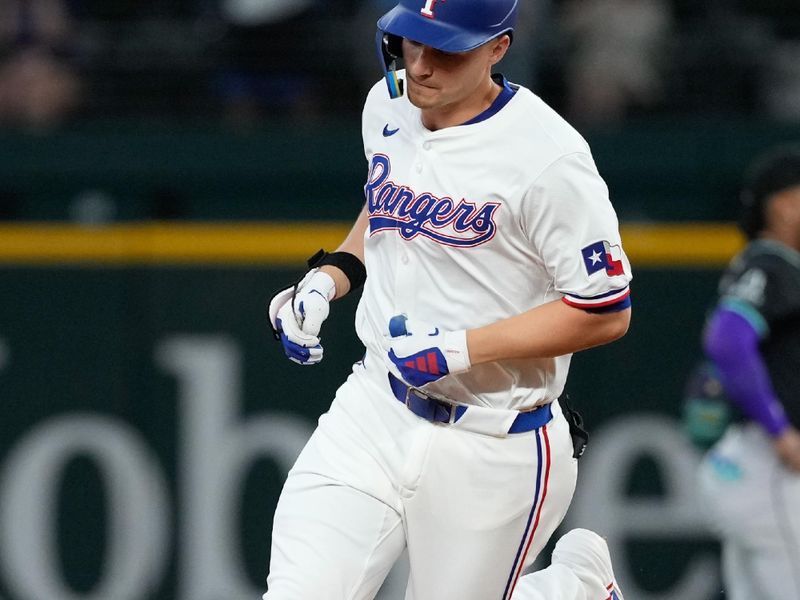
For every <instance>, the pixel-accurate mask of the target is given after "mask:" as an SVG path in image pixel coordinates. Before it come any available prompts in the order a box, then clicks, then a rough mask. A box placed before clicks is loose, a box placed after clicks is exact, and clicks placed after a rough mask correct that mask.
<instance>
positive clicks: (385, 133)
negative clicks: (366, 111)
mask: <svg viewBox="0 0 800 600" xmlns="http://www.w3.org/2000/svg"><path fill="white" fill-rule="evenodd" d="M398 131H400V128H399V127H398V128H397V129H389V124H388V123H387V124H386V125H384V126H383V137H389V136H391V135H394V134H395V133H397V132H398Z"/></svg>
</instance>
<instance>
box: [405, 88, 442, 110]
mask: <svg viewBox="0 0 800 600" xmlns="http://www.w3.org/2000/svg"><path fill="white" fill-rule="evenodd" d="M439 96H440V94H439V90H437V89H434V88H431V87H427V86H424V85H416V84H414V83H413V82H411V83H410V84H409V86H408V99H409V101H410V102H411V104H413V105H414V106H416V107H417V108H432V107H434V106H436V105H437V104H438V103H439Z"/></svg>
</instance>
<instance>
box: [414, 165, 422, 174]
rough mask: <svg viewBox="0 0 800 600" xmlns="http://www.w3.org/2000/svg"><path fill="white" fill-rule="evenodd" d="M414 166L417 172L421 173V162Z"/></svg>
mask: <svg viewBox="0 0 800 600" xmlns="http://www.w3.org/2000/svg"><path fill="white" fill-rule="evenodd" d="M414 168H415V169H416V170H417V173H422V163H417V164H416V165H414Z"/></svg>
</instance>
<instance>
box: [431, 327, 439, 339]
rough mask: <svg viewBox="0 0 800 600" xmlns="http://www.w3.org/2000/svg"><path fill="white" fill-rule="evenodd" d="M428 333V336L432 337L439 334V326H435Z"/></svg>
mask: <svg viewBox="0 0 800 600" xmlns="http://www.w3.org/2000/svg"><path fill="white" fill-rule="evenodd" d="M428 335H429V336H431V337H433V336H436V335H439V328H438V327H437V328H436V329H435V330H434V331H433V333H429V334H428Z"/></svg>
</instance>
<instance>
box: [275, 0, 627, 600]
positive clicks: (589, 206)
mask: <svg viewBox="0 0 800 600" xmlns="http://www.w3.org/2000/svg"><path fill="white" fill-rule="evenodd" d="M516 15H517V0H401V1H400V3H399V4H398V5H397V6H395V7H394V8H393V9H392V10H390V11H389V12H388V13H387V14H385V15H384V16H383V17H382V18H381V19H380V20H379V21H378V32H377V44H378V48H379V53H380V58H381V64H382V66H383V68H384V73H385V78H384V80H382V81H381V82H379V83H378V84H376V85H375V86H374V87H373V89H372V90H371V91H370V92H369V94H368V96H367V99H366V103H365V106H364V112H363V120H362V135H363V141H364V152H365V155H366V159H367V165H368V174H367V178H366V184H365V186H364V193H365V200H366V202H365V204H364V207H363V209H362V211H361V214H360V216H359V217H358V219H357V220H356V222H355V225H354V227H353V228H352V230H351V232H350V234H349V235H348V236H347V238H346V239H345V240H344V242H343V243H342V245H341V246H340V247H339V248H338V249H337V250H336V251H335V252H333V253H331V254H327V253H324V252H323V253H321V254H318V255H317V256H315V257H313V259H312V260H311V261H310V267H311V268H310V270H309V272H308V273H307V274H306V275H305V276H304V277H303V278H302V280H301V281H299V282H298V283H297V284H296V285H293V286H291V287H289V288H287V289H285V290H283V291H281V292H279V293H277V294H276V295H275V296H274V297H273V299H272V300H271V302H270V307H269V314H270V320H271V323H272V325H273V329H274V330H275V332H276V336H277V337H278V338H279V339H280V340H281V342H282V343H283V346H284V349H285V351H286V354H287V356H288V357H289V358H290V359H292V360H293V361H295V362H298V363H300V364H315V363H317V362H319V361H320V360H321V359H322V357H323V348H322V344H321V341H320V340H321V338H320V335H321V334H320V332H321V327H322V325H323V322H324V320H325V319H326V318H327V316H328V310H329V303H330V301H332V300H334V299H336V298H340V297H342V296H343V295H345V294H347V293H348V292H349V291H351V290H354V289H356V288H358V287H360V286H361V285H362V284H363V285H364V289H363V294H362V297H361V300H360V303H359V305H358V309H357V312H356V319H355V320H356V331H357V333H358V336H359V338H360V339H361V341H362V342H363V344H364V346H365V348H366V352H365V354H364V357H363V359H362V360H360V361H359V362H357V363H356V364H355V366H354V367H353V371H352V374H351V375H350V376H349V378H348V379H347V381H346V382H345V383H344V384H343V385H342V386H341V387H340V388H339V390H338V391H337V392H336V397H335V399H334V401H333V403H332V405H331V408H330V410H329V411H328V412H327V413H326V414H324V415H323V416H322V417H321V418H320V421H319V425H318V427H317V430H316V431H315V433H314V435H313V436H312V438H311V439H310V440H309V443H308V445H307V446H306V448H305V449H304V450H303V452H302V453H301V455H300V457H299V458H298V460H297V462H296V464H295V466H294V467H293V468H292V470H291V471H290V473H289V476H288V478H287V481H286V484H285V486H284V489H283V491H282V494H281V497H280V500H279V502H278V506H277V509H276V512H275V520H274V525H273V538H272V559H271V565H270V573H269V577H268V589H269V591H268V592H267V594H266V595H265V598H266V599H267V600H285V599H289V598H291V599H293V600H297V599H298V598H308V599H314V600H319V599H326V598H330V599H337V600H340V599H343V598H347V599H360V598H372V597H374V595H375V593H376V591H377V590H378V588H379V587H380V585H381V583H382V582H383V580H384V578H385V576H386V574H387V573H388V571H389V569H390V568H391V566H392V565H393V564H394V562H395V561H396V559H397V558H398V557H399V556H400V554H401V553H402V552H403V550H404V549H407V551H408V557H409V562H410V578H409V583H408V594H407V598H416V599H417V600H425V599H427V598H434V597H435V598H437V599H438V600H448V599H458V600H485V599H487V598H498V599H501V598H502V599H508V598H510V597H511V596H512V594H513V593H514V591H515V589H516V588H517V583H518V580H519V577H520V574H521V573H522V572H523V571H524V570H525V569H526V568H527V567H528V566H529V565H531V564H532V563H533V561H534V559H535V558H536V556H537V554H538V553H539V552H540V551H541V549H542V548H543V547H544V545H545V543H546V542H547V540H548V538H549V537H550V536H551V535H552V533H553V531H554V530H555V529H556V527H557V526H558V524H559V523H560V522H561V520H562V519H563V517H564V515H565V513H566V511H567V508H568V506H569V503H570V501H571V498H572V494H573V491H574V488H575V480H576V476H577V456H578V455H579V454H580V451H581V449H580V446H581V445H582V441H581V439H580V433H581V432H579V431H578V427H577V422H576V420H575V419H574V418H573V417H572V413H571V412H570V411H566V410H565V409H563V408H562V407H561V405H560V404H559V402H558V400H557V399H558V397H559V395H560V394H561V392H562V390H563V388H564V383H565V379H566V376H567V370H568V367H569V363H570V358H571V355H572V353H574V352H576V351H578V350H583V349H585V348H590V347H593V346H597V345H600V344H605V343H608V342H610V341H612V340H615V339H617V338H619V337H621V336H622V335H624V333H625V332H626V331H627V328H628V324H629V320H630V298H629V282H630V278H631V270H630V265H629V263H628V259H627V258H626V256H625V253H624V252H623V249H622V244H621V242H620V237H619V232H618V224H617V218H616V215H615V213H614V210H613V208H612V207H611V204H610V202H609V199H608V190H607V188H606V185H605V183H604V182H603V180H602V178H601V177H600V176H599V175H598V173H597V169H596V167H595V164H594V161H593V160H592V156H591V153H590V150H589V147H588V146H587V144H586V142H585V141H584V140H583V138H581V136H580V135H579V134H578V133H577V132H576V131H575V130H574V129H573V128H572V127H570V126H569V125H568V124H567V123H566V122H565V121H564V120H563V119H561V118H560V117H559V116H558V115H557V114H556V113H555V112H554V111H553V110H552V109H550V108H549V107H548V106H547V105H546V104H545V103H544V102H542V100H540V99H539V98H538V97H537V96H535V95H534V94H533V93H532V92H531V91H530V90H528V89H525V88H524V87H521V86H518V85H515V84H513V83H511V82H509V81H507V80H506V79H505V78H504V77H503V76H502V75H499V74H497V75H492V67H493V66H494V65H495V64H497V63H498V62H499V61H500V60H501V59H502V58H503V56H504V54H505V53H506V50H507V49H508V47H509V44H510V43H511V40H512V36H513V28H514V23H515V19H516ZM401 63H402V64H401ZM401 66H404V67H405V68H400V67H401ZM387 87H388V93H387ZM571 431H572V432H573V433H574V434H575V435H574V436H573V435H571Z"/></svg>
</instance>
